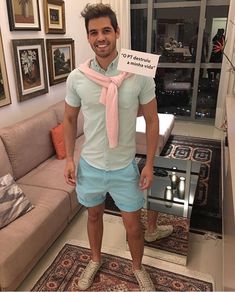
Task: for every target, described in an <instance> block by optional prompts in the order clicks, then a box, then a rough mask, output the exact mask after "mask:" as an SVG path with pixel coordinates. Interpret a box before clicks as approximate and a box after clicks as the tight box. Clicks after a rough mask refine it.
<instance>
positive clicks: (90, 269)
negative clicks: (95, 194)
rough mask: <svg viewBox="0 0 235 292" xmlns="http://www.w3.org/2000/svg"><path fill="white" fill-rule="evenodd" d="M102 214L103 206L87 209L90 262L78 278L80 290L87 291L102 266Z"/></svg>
mask: <svg viewBox="0 0 235 292" xmlns="http://www.w3.org/2000/svg"><path fill="white" fill-rule="evenodd" d="M103 214H104V204H101V205H99V206H96V207H90V208H88V221H87V232H88V238H89V243H90V248H91V260H90V261H89V263H88V265H87V266H86V268H85V270H84V271H83V272H82V274H81V276H80V278H79V281H78V288H79V289H80V290H87V289H88V288H89V287H90V286H91V285H92V283H93V281H94V278H95V275H96V273H97V272H98V270H99V268H100V266H101V264H102V262H101V245H102V237H103Z"/></svg>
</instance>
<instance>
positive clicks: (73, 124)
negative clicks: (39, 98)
mask: <svg viewBox="0 0 235 292" xmlns="http://www.w3.org/2000/svg"><path fill="white" fill-rule="evenodd" d="M79 110H80V108H78V107H71V106H69V105H68V104H67V103H65V113H64V122H63V123H64V139H65V149H66V165H65V170H64V177H65V180H66V182H67V183H68V184H69V185H72V186H74V185H75V184H76V177H75V170H76V168H75V163H74V147H75V140H76V134H77V117H78V113H79Z"/></svg>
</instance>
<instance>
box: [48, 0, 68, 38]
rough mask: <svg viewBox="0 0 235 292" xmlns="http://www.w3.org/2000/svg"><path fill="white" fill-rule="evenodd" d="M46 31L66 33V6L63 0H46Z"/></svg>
mask: <svg viewBox="0 0 235 292" xmlns="http://www.w3.org/2000/svg"><path fill="white" fill-rule="evenodd" d="M44 21H45V31H46V33H60V34H65V6H64V1H63V0H44Z"/></svg>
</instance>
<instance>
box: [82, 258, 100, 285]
mask: <svg viewBox="0 0 235 292" xmlns="http://www.w3.org/2000/svg"><path fill="white" fill-rule="evenodd" d="M100 265H101V264H100V263H96V262H93V261H92V260H90V262H89V263H88V265H87V266H86V268H85V269H84V270H83V272H82V274H81V282H83V283H84V282H87V280H89V279H91V278H93V277H94V276H95V274H96V273H97V269H99V267H100Z"/></svg>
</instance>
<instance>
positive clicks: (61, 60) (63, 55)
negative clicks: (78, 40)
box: [46, 39, 75, 85]
mask: <svg viewBox="0 0 235 292" xmlns="http://www.w3.org/2000/svg"><path fill="white" fill-rule="evenodd" d="M46 45H47V62H48V70H49V81H50V85H55V84H57V83H60V82H64V81H66V79H67V77H68V75H69V73H70V72H71V71H72V70H73V69H74V68H75V56H74V40H73V39H47V40H46Z"/></svg>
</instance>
